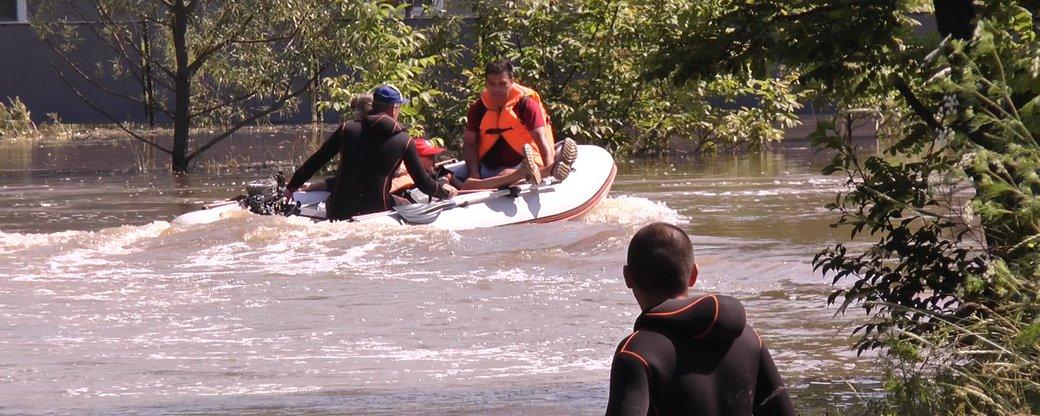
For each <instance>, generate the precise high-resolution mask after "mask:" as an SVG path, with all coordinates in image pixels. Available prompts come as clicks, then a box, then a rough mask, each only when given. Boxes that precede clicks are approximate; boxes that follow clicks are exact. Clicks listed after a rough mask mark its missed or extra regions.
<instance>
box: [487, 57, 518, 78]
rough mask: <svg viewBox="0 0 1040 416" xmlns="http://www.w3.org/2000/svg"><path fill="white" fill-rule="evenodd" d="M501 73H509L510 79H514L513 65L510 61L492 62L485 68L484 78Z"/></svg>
mask: <svg viewBox="0 0 1040 416" xmlns="http://www.w3.org/2000/svg"><path fill="white" fill-rule="evenodd" d="M501 73H507V74H509V79H513V63H512V62H510V61H509V60H508V59H502V60H498V61H491V62H488V64H487V66H485V67H484V78H487V77H490V76H492V75H495V74H501Z"/></svg>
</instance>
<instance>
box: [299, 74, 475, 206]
mask: <svg viewBox="0 0 1040 416" xmlns="http://www.w3.org/2000/svg"><path fill="white" fill-rule="evenodd" d="M372 95H373V99H372V111H371V112H370V113H369V114H368V115H367V116H365V117H362V118H361V119H360V120H351V121H348V122H346V123H343V124H342V125H340V127H339V129H337V130H336V131H335V132H334V133H332V136H331V137H329V139H328V140H327V141H326V142H325V143H324V144H322V146H321V148H319V149H318V151H317V152H315V153H314V154H313V155H311V157H309V158H307V161H305V162H304V163H303V165H301V166H300V168H299V169H297V170H296V172H295V173H293V175H292V179H290V180H289V183H288V184H287V185H286V194H287V196H288V197H290V198H291V196H292V193H293V192H294V191H296V190H297V189H299V188H300V186H301V185H303V184H304V182H306V181H307V180H308V179H310V178H311V176H313V175H314V174H315V173H316V172H317V171H318V169H320V168H321V167H322V166H324V165H325V164H326V163H328V162H329V161H330V160H332V158H333V157H334V156H336V154H339V155H340V161H339V169H338V170H337V171H336V177H335V178H336V180H335V181H334V182H333V185H332V189H331V192H332V193H331V195H329V199H328V200H327V201H326V202H325V210H326V216H327V218H328V219H330V220H346V219H350V218H352V217H355V216H358V215H364V214H369V213H373V212H379V211H385V210H388V209H390V208H391V207H392V206H393V204H394V198H393V197H392V196H391V195H390V184H391V181H392V179H393V177H394V173H395V172H396V171H397V167H398V166H399V165H400V164H401V163H402V162H403V163H404V166H405V168H406V169H407V170H408V174H409V175H411V177H412V180H414V181H415V185H416V187H418V188H419V190H421V191H423V193H426V194H427V195H433V196H434V197H437V198H451V197H454V196H455V194H456V193H457V192H458V191H457V190H456V189H455V188H454V187H452V186H451V185H449V184H447V183H440V182H437V181H436V180H434V179H433V178H432V177H431V176H430V174H429V173H428V172H427V171H426V169H425V168H424V167H423V164H422V161H421V160H420V159H419V155H418V153H417V152H416V149H415V143H414V141H413V140H412V138H411V137H409V136H408V132H407V130H405V128H404V127H402V126H401V125H400V124H399V123H398V122H397V117H398V116H399V115H400V114H401V104H404V103H407V102H408V100H405V99H404V98H402V97H401V92H400V91H398V90H397V88H394V87H393V86H390V85H382V86H379V87H377V88H376V89H375V90H374V91H373V93H372Z"/></svg>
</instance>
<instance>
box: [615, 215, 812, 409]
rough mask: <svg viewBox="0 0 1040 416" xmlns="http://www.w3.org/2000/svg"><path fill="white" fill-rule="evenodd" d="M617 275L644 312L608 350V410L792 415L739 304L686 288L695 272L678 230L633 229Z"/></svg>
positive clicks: (784, 392)
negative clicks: (610, 359)
mask: <svg viewBox="0 0 1040 416" xmlns="http://www.w3.org/2000/svg"><path fill="white" fill-rule="evenodd" d="M623 273H624V276H625V284H626V285H627V286H628V287H629V288H631V289H632V294H633V295H635V298H636V301H637V302H638V303H639V307H640V308H641V309H642V310H643V313H642V314H641V315H639V318H637V319H636V323H635V330H634V332H632V334H631V335H629V336H627V337H625V338H624V339H623V340H621V343H620V345H619V346H618V348H617V352H616V353H615V354H614V361H613V363H612V364H611V368H610V398H609V400H608V402H607V412H606V413H607V415H640V416H642V415H647V414H650V415H661V414H682V415H794V414H795V411H794V405H793V404H792V402H791V398H790V396H788V394H787V390H786V389H785V388H784V386H783V382H782V381H781V379H780V373H779V372H777V370H776V366H775V365H774V364H773V359H772V357H770V355H769V350H768V349H766V347H765V345H764V344H763V343H762V338H760V337H759V336H758V334H757V333H756V332H755V330H754V329H752V328H751V327H750V326H749V325H748V324H747V320H746V316H745V314H744V307H743V305H741V304H740V302H739V301H738V300H736V299H734V298H732V297H729V296H722V295H691V294H690V293H689V288H690V287H692V286H693V285H694V283H695V282H696V281H697V274H698V269H697V264H696V263H695V262H694V257H693V244H692V243H691V242H690V238H689V236H687V235H686V233H685V232H684V231H683V230H682V229H680V228H678V227H676V226H674V225H671V224H665V223H654V224H650V225H648V226H646V227H643V228H642V229H640V230H639V231H638V232H636V235H635V236H634V237H632V241H631V243H629V246H628V264H627V265H625V267H624V269H623Z"/></svg>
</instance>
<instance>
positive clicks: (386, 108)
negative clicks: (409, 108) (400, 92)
mask: <svg viewBox="0 0 1040 416" xmlns="http://www.w3.org/2000/svg"><path fill="white" fill-rule="evenodd" d="M396 106H397V104H394V103H383V102H379V101H373V102H372V110H371V111H370V112H369V114H390V110H393V109H394V107H396Z"/></svg>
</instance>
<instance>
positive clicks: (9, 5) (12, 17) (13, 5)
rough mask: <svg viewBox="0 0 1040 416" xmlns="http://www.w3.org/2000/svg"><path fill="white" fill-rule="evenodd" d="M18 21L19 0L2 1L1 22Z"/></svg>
mask: <svg viewBox="0 0 1040 416" xmlns="http://www.w3.org/2000/svg"><path fill="white" fill-rule="evenodd" d="M16 20H18V0H0V22H13V21H16Z"/></svg>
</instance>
